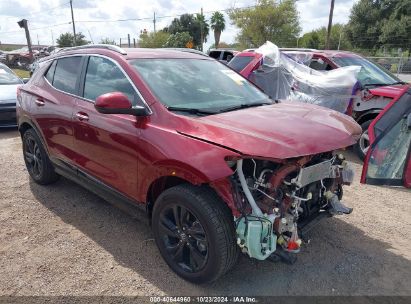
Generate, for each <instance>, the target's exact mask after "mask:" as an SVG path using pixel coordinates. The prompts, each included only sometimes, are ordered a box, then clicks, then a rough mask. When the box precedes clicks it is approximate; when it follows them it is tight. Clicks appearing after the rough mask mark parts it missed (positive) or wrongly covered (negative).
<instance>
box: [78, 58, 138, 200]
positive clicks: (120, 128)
mask: <svg viewBox="0 0 411 304" xmlns="http://www.w3.org/2000/svg"><path fill="white" fill-rule="evenodd" d="M87 60H88V62H87V63H86V65H85V67H84V69H83V74H84V76H83V77H82V79H83V81H82V84H81V89H80V90H81V94H80V95H81V96H82V98H78V99H77V103H76V106H75V111H74V115H73V119H74V146H75V150H76V157H75V162H76V166H77V167H78V168H79V169H80V170H81V171H82V172H84V173H86V174H88V175H90V176H92V177H93V178H95V179H97V180H98V181H99V182H102V183H103V184H105V185H107V186H109V187H111V188H114V189H115V190H118V191H119V192H121V193H122V194H125V195H126V196H128V197H130V198H134V199H136V196H137V166H138V153H137V149H135V147H136V146H138V145H139V134H140V129H139V128H138V127H137V119H138V118H136V117H135V116H132V115H125V114H101V113H99V112H97V110H96V109H95V108H94V103H95V100H96V99H97V97H98V96H100V95H102V94H105V93H109V92H121V93H124V94H125V95H127V96H128V98H129V99H130V101H132V103H133V105H136V104H140V103H142V101H141V97H140V95H139V94H138V92H137V90H136V88H135V87H134V85H133V84H132V83H131V81H130V79H129V78H128V76H127V75H126V73H125V72H124V70H123V69H122V68H121V67H120V66H119V65H118V64H117V63H116V62H115V61H113V60H111V59H109V58H107V57H103V56H97V55H96V56H90V57H88V59H87Z"/></svg>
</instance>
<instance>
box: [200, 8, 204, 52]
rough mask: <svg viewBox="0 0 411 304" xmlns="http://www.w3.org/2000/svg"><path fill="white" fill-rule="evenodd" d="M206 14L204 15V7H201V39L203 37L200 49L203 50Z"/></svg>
mask: <svg viewBox="0 0 411 304" xmlns="http://www.w3.org/2000/svg"><path fill="white" fill-rule="evenodd" d="M203 19H204V15H203V8H201V24H200V39H201V44H200V51H203V41H204V30H203V26H204V22H203Z"/></svg>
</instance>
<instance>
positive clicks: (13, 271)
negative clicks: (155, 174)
mask: <svg viewBox="0 0 411 304" xmlns="http://www.w3.org/2000/svg"><path fill="white" fill-rule="evenodd" d="M348 157H349V158H350V159H351V160H352V161H354V162H355V167H356V171H357V177H356V179H355V182H354V184H353V185H352V186H351V187H346V188H345V199H344V201H345V203H346V204H347V205H349V206H352V207H354V212H353V213H352V214H351V215H350V216H342V217H334V218H331V219H326V220H324V221H322V222H321V223H320V224H319V225H318V226H316V227H315V228H314V229H313V230H312V231H311V232H310V235H309V237H310V240H311V242H310V243H309V244H305V245H304V247H303V249H302V252H301V253H300V254H299V257H298V261H297V263H296V264H294V265H292V266H289V265H286V264H283V263H271V262H268V261H264V262H258V261H255V260H251V259H249V258H247V257H245V256H242V257H241V258H240V260H239V262H238V264H237V265H236V267H235V269H234V270H233V271H231V272H230V273H228V274H227V275H225V276H224V277H222V278H221V279H220V280H219V281H217V282H215V283H213V284H209V285H202V286H196V285H193V284H190V283H187V282H185V281H183V280H181V279H180V278H178V277H177V276H176V275H174V273H173V272H172V271H171V270H170V269H169V268H168V267H167V265H166V264H165V262H163V260H162V258H161V257H160V254H159V251H158V250H157V248H156V246H155V244H154V242H153V240H152V233H151V230H150V228H149V227H148V226H147V225H146V224H145V223H143V222H140V221H138V220H136V219H134V218H132V217H131V216H130V215H128V214H126V213H124V212H122V211H120V210H119V209H117V208H115V207H113V206H112V205H110V204H108V203H106V202H105V201H104V200H102V199H100V198H99V197H97V196H95V195H94V194H92V193H90V192H88V191H86V190H84V189H82V188H81V187H80V186H78V185H76V184H74V183H72V182H70V181H68V180H66V179H61V180H60V181H59V182H57V183H56V184H54V185H51V186H48V187H43V186H39V185H36V184H34V183H33V182H32V181H31V180H30V179H29V176H28V174H27V171H26V169H25V166H24V162H23V158H22V153H21V141H20V138H19V137H18V133H17V131H15V130H6V131H4V130H0V164H1V165H0V295H132V296H136V295H173V296H176V295H179V296H182V295H184V296H189V295H254V296H257V295H260V296H261V295H411V284H410V283H409V279H410V278H411V216H410V215H411V192H409V191H408V192H407V191H406V190H402V189H388V188H380V187H373V186H365V185H360V184H359V175H360V170H361V165H360V163H359V161H358V160H357V159H356V158H355V157H353V156H352V155H351V154H350V153H348Z"/></svg>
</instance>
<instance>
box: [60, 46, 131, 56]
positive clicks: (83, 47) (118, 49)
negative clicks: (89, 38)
mask: <svg viewBox="0 0 411 304" xmlns="http://www.w3.org/2000/svg"><path fill="white" fill-rule="evenodd" d="M83 49H106V50H111V51H115V52H117V53H120V54H122V55H127V53H126V51H125V50H123V49H122V48H121V47H118V46H117V45H111V44H86V45H79V46H73V47H68V48H64V49H63V50H61V51H60V52H68V51H75V50H83Z"/></svg>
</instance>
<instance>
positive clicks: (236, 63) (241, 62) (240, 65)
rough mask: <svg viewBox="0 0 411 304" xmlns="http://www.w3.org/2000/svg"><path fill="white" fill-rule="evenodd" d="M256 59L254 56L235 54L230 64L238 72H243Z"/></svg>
mask: <svg viewBox="0 0 411 304" xmlns="http://www.w3.org/2000/svg"><path fill="white" fill-rule="evenodd" d="M253 59H254V56H235V57H234V58H233V59H231V61H230V62H229V63H228V66H229V67H230V68H232V69H233V70H235V71H237V72H241V71H242V70H244V68H245V67H246V66H247V64H249V63H250V62H251V61H252V60H253Z"/></svg>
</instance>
